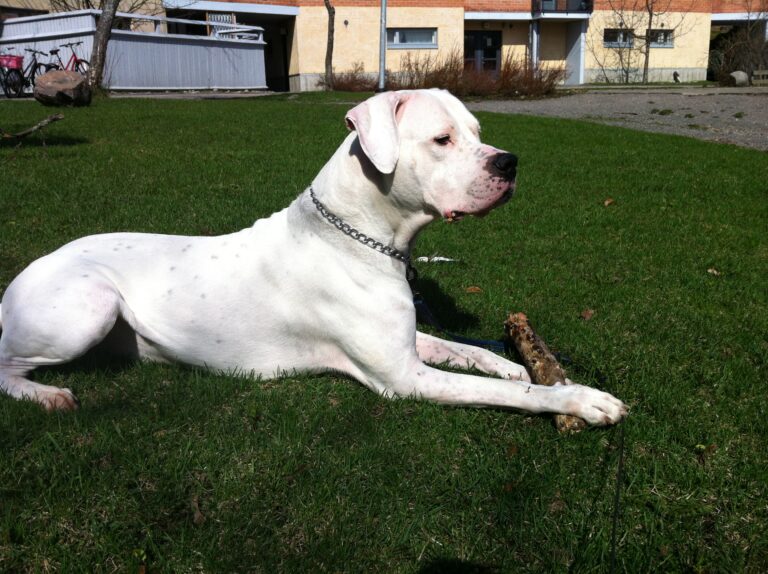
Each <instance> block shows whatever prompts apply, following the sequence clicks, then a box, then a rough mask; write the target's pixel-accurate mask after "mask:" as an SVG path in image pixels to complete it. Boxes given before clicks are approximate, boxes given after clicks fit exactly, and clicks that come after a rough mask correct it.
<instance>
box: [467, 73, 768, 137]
mask: <svg viewBox="0 0 768 574" xmlns="http://www.w3.org/2000/svg"><path fill="white" fill-rule="evenodd" d="M468 107H469V109H471V110H472V111H481V110H482V111H489V112H501V113H510V114H528V115H535V116H553V117H561V118H573V119H581V120H587V121H593V122H598V123H604V124H609V125H615V126H623V127H627V128H632V129H638V130H644V131H651V132H663V133H672V134H678V135H684V136H689V137H695V138H700V139H705V140H711V141H717V142H724V143H732V144H736V145H740V146H744V147H751V148H755V149H759V150H765V151H768V88H698V87H696V88H641V89H638V88H627V89H621V88H619V89H605V88H602V89H587V90H585V91H578V92H577V93H574V94H572V95H563V96H561V97H558V98H550V99H544V100H497V101H493V100H486V101H481V102H471V103H469V104H468Z"/></svg>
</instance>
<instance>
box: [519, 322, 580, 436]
mask: <svg viewBox="0 0 768 574" xmlns="http://www.w3.org/2000/svg"><path fill="white" fill-rule="evenodd" d="M504 332H505V334H506V336H507V339H508V341H509V342H510V343H512V345H514V347H515V349H517V352H518V353H520V356H521V357H522V358H523V363H524V364H525V366H526V368H527V369H528V372H529V373H530V375H531V379H532V380H533V382H534V383H535V384H537V385H546V386H548V387H551V386H553V385H554V384H556V383H561V384H563V385H567V384H569V382H568V380H567V379H566V376H565V371H564V370H563V368H562V367H561V366H560V363H558V362H557V359H555V356H554V355H553V354H552V352H551V351H550V350H549V348H548V347H547V345H546V343H544V341H543V340H542V339H541V337H539V336H538V335H537V334H536V332H535V331H534V330H533V327H531V323H530V321H529V320H528V317H526V316H525V314H524V313H513V314H511V315H510V316H509V318H508V319H507V320H506V321H505V323H504ZM554 419H555V427H557V430H558V431H560V432H578V431H580V430H581V429H583V428H586V426H587V423H586V421H585V420H584V419H580V418H579V417H574V416H571V415H562V414H557V415H555V416H554Z"/></svg>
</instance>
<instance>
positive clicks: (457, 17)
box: [290, 6, 464, 74]
mask: <svg viewBox="0 0 768 574" xmlns="http://www.w3.org/2000/svg"><path fill="white" fill-rule="evenodd" d="M379 18H380V10H379V8H361V7H355V6H340V7H338V8H336V20H335V26H336V33H335V35H334V49H333V68H334V70H335V71H337V72H344V71H348V70H351V69H352V68H353V66H354V65H355V64H356V63H358V62H362V64H363V67H364V69H365V71H366V72H371V73H375V72H377V71H378V69H379V26H380V21H379ZM344 20H347V21H348V22H349V24H348V25H347V26H345V25H344ZM387 27H388V28H437V44H438V49H437V50H434V49H429V50H397V49H395V50H392V49H389V50H387V69H389V70H392V71H397V70H399V68H400V66H399V64H400V59H401V57H402V56H404V55H405V54H406V53H410V54H411V56H418V55H420V54H426V55H430V56H440V57H442V56H443V55H446V54H448V53H450V52H451V51H452V50H454V49H458V50H462V51H463V49H464V11H463V10H462V9H461V8H388V9H387ZM327 30H328V12H327V11H326V9H325V7H323V6H302V7H301V11H300V13H299V16H298V17H297V18H296V31H295V34H294V46H293V52H292V57H291V64H290V73H291V74H299V73H300V74H322V73H324V72H325V45H326V37H327V33H328V32H327Z"/></svg>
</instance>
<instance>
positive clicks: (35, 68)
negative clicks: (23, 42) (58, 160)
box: [21, 48, 58, 88]
mask: <svg viewBox="0 0 768 574" xmlns="http://www.w3.org/2000/svg"><path fill="white" fill-rule="evenodd" d="M24 51H25V52H29V53H30V54H32V59H31V60H30V61H29V65H28V66H27V67H26V68H24V71H22V73H21V75H22V76H23V77H24V87H27V86H32V87H33V88H34V87H35V83H36V82H37V78H39V77H40V76H42V75H43V74H45V73H46V72H50V71H51V70H55V69H57V68H58V65H57V64H51V63H50V62H39V61H38V60H37V56H38V54H39V55H40V56H47V55H48V54H46V53H45V52H41V51H40V50H33V49H32V48H24Z"/></svg>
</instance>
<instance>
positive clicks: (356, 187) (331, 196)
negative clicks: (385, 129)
mask: <svg viewBox="0 0 768 574" xmlns="http://www.w3.org/2000/svg"><path fill="white" fill-rule="evenodd" d="M392 180H393V175H391V174H382V173H380V172H379V171H378V170H376V168H375V167H374V166H373V164H371V162H370V161H369V160H368V158H367V157H366V156H365V154H364V153H363V151H362V149H361V148H360V145H359V143H358V141H357V137H356V136H355V134H354V133H352V134H350V135H349V136H348V137H347V139H346V140H345V141H344V144H343V145H342V146H341V147H340V148H339V149H338V150H337V151H336V153H335V154H334V155H333V157H332V158H331V159H330V160H329V161H328V163H327V164H325V166H324V167H323V169H322V170H320V173H319V174H318V175H317V177H316V178H315V180H314V182H313V183H312V187H313V189H314V190H315V194H316V195H317V197H318V199H319V200H320V201H321V202H322V203H323V204H324V205H325V206H326V207H327V208H328V210H330V211H332V212H333V213H334V214H335V215H337V216H338V217H340V218H341V219H343V220H344V221H345V222H346V223H348V224H349V225H351V226H352V227H354V228H355V229H357V230H358V231H360V232H362V233H365V234H366V235H368V236H369V237H371V238H373V239H375V240H376V241H379V242H381V243H383V244H385V245H391V246H392V247H394V248H396V249H398V250H400V251H403V252H406V253H408V252H410V248H411V245H412V243H413V242H414V240H415V239H416V236H417V235H418V233H419V231H421V229H423V228H424V227H425V226H426V225H427V224H428V223H430V222H431V221H433V220H434V218H435V216H434V214H431V213H427V212H426V211H424V210H422V209H418V208H417V209H414V206H413V205H403V204H402V201H401V202H398V201H397V199H396V195H397V194H394V193H392V192H391V189H392Z"/></svg>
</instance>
